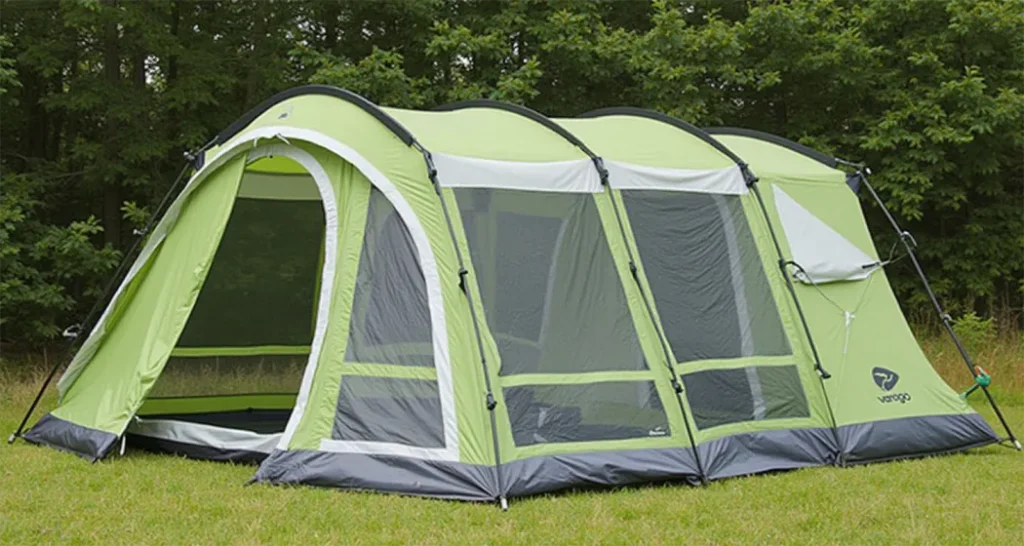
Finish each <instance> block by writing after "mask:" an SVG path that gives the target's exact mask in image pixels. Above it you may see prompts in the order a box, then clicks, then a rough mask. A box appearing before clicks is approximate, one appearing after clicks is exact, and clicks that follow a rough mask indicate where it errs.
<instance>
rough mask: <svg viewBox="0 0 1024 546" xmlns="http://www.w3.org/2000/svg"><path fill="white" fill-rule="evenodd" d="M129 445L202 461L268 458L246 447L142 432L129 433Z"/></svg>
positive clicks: (261, 459) (244, 461) (245, 460)
mask: <svg viewBox="0 0 1024 546" xmlns="http://www.w3.org/2000/svg"><path fill="white" fill-rule="evenodd" d="M125 437H126V438H127V439H128V442H127V443H128V446H130V447H133V448H139V449H142V450H144V451H151V452H155V453H170V454H172V455H182V456H185V457H188V458H189V459H197V460H201V461H219V462H232V463H255V464H258V463H261V462H263V460H264V459H266V458H267V455H268V454H267V453H263V452H259V451H249V450H245V449H224V448H218V447H213V446H207V445H199V444H192V443H188V442H176V441H174V440H168V439H166V438H154V437H152V436H144V435H141V434H132V433H128V434H126V435H125Z"/></svg>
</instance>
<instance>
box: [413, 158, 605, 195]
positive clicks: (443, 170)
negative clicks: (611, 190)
mask: <svg viewBox="0 0 1024 546" xmlns="http://www.w3.org/2000/svg"><path fill="white" fill-rule="evenodd" d="M432 157H433V158H434V166H435V167H437V175H438V181H439V182H440V184H441V185H442V186H444V187H446V188H499V189H508V190H522V191H547V192H560V193H597V192H600V191H601V177H600V176H599V175H598V173H597V169H595V168H594V163H593V162H592V161H591V160H590V159H574V160H572V161H551V162H538V163H527V162H523V161H499V160H495V159H478V158H475V157H463V156H457V155H448V154H441V153H438V154H432Z"/></svg>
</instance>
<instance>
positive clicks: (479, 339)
mask: <svg viewBox="0 0 1024 546" xmlns="http://www.w3.org/2000/svg"><path fill="white" fill-rule="evenodd" d="M412 145H413V147H415V148H416V149H417V150H419V152H420V153H421V154H423V160H424V161H425V162H426V164H427V176H428V177H429V178H430V182H431V183H432V184H433V185H434V191H435V192H437V198H438V199H439V200H440V201H441V211H442V212H443V213H444V219H445V222H446V223H447V224H448V234H449V235H450V236H451V239H452V246H454V247H455V258H456V260H457V261H458V264H459V288H460V289H461V290H462V293H463V294H464V295H465V296H466V301H467V303H468V304H469V315H470V318H471V319H472V320H473V333H474V335H475V336H476V346H477V350H478V351H479V353H480V365H481V366H482V367H483V372H484V386H485V388H486V389H487V393H486V398H485V403H486V407H487V413H488V414H489V415H490V418H491V440H492V442H493V445H494V479H495V482H496V485H497V487H498V498H497V499H496V500H497V501H498V504H499V505H500V506H501V509H502V510H508V499H507V498H505V491H504V483H503V482H502V476H501V451H500V445H499V443H498V423H497V417H496V416H495V415H494V410H495V409H496V408H497V407H498V400H497V399H496V398H495V397H494V390H493V388H492V386H491V374H490V373H489V371H488V366H487V356H486V354H485V353H484V342H483V336H482V335H481V334H480V321H479V319H478V318H477V316H476V306H475V305H474V304H473V295H472V291H471V290H470V289H469V284H468V283H467V282H466V276H467V275H469V271H468V270H467V269H466V264H465V261H464V260H463V257H462V250H460V249H459V241H458V239H457V238H456V237H455V226H454V224H453V223H452V217H451V213H450V212H449V211H448V204H447V203H445V200H444V193H443V192H442V191H441V182H440V180H439V179H438V177H437V167H435V166H434V158H433V157H432V156H431V155H430V152H429V151H428V150H427V149H426V148H424V147H423V146H422V145H421V144H420V143H419V142H417V141H415V140H413V143H412Z"/></svg>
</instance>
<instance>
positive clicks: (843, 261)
mask: <svg viewBox="0 0 1024 546" xmlns="http://www.w3.org/2000/svg"><path fill="white" fill-rule="evenodd" d="M709 132H710V133H711V134H712V135H713V136H714V137H715V138H716V139H717V140H719V141H720V142H722V144H724V145H726V146H727V147H729V149H730V150H732V151H734V152H735V153H736V154H737V155H739V156H740V157H742V158H743V159H744V160H746V161H749V163H750V167H751V169H752V170H753V172H755V173H756V174H757V175H758V177H759V178H760V182H758V184H759V185H760V186H761V188H762V192H761V193H762V194H763V196H764V200H765V203H766V207H767V210H768V214H769V217H770V220H771V222H772V223H773V224H774V225H775V226H779V227H781V229H780V230H779V231H780V237H779V242H780V245H781V247H782V252H783V254H784V255H785V258H786V260H788V261H790V262H791V263H792V265H791V266H790V269H791V270H792V272H793V276H794V278H795V279H796V280H798V281H799V282H797V283H795V284H796V286H795V291H796V294H797V298H798V299H799V301H800V303H801V305H802V307H803V309H804V311H805V313H806V316H807V323H808V325H809V327H810V332H811V333H810V337H811V339H813V342H814V343H815V345H816V347H817V349H818V351H819V354H820V358H821V362H822V365H823V366H824V367H825V369H827V370H829V371H830V372H831V373H832V378H831V379H829V380H827V381H825V382H824V383H825V386H826V389H827V393H828V399H829V400H830V401H831V404H832V409H833V411H834V414H835V418H836V424H837V427H838V432H839V441H840V447H841V453H842V460H843V461H844V462H851V463H852V462H866V461H873V460H883V459H891V458H897V457H906V456H920V455H926V454H929V453H942V452H947V451H952V450H958V449H964V448H968V447H974V446H979V445H985V444H989V443H992V442H995V441H998V438H997V436H996V435H995V433H994V432H993V431H992V429H991V428H990V427H989V425H988V424H987V423H986V422H985V420H984V419H983V418H982V417H981V416H980V415H978V414H977V413H976V412H974V410H972V409H971V408H970V406H969V405H968V404H967V403H966V402H965V401H964V400H962V399H961V398H960V397H959V396H958V395H957V393H956V392H954V391H953V390H952V389H951V388H950V387H949V386H948V385H946V383H945V382H944V381H943V380H942V378H941V377H939V375H938V374H937V373H936V372H935V370H934V369H933V368H932V367H931V364H930V363H929V362H928V360H927V358H926V357H925V355H924V353H923V352H921V349H920V347H919V345H918V344H917V341H916V340H915V339H914V336H913V332H911V330H910V328H909V326H908V325H907V322H906V319H905V318H904V317H903V314H902V312H901V310H900V307H899V304H898V302H897V301H896V298H895V297H894V295H893V292H892V288H891V287H890V285H889V281H888V279H887V277H886V273H885V268H884V266H885V264H887V263H888V262H889V261H890V260H892V259H893V258H894V256H893V255H891V254H887V255H885V256H883V257H881V258H879V255H878V254H877V252H876V250H875V248H874V245H873V243H872V240H871V234H870V232H869V231H868V227H867V224H866V222H865V219H864V215H863V213H862V212H861V209H860V203H859V201H858V199H857V196H856V194H854V192H852V191H850V187H849V186H848V185H847V183H846V181H847V175H846V173H844V172H843V171H841V170H839V169H838V168H837V167H838V164H837V162H836V160H835V159H833V158H830V157H828V156H826V155H824V154H821V153H820V152H816V151H814V150H810V149H808V148H806V147H805V146H802V145H800V144H797V143H794V142H791V141H788V140H786V139H783V138H781V137H777V136H773V135H766V134H764V133H758V132H755V131H749V130H744V129H711V130H709Z"/></svg>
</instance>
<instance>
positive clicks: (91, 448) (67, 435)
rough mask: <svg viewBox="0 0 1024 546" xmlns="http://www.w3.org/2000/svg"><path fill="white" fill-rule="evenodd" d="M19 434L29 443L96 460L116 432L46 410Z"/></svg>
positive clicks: (109, 445)
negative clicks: (75, 421)
mask: <svg viewBox="0 0 1024 546" xmlns="http://www.w3.org/2000/svg"><path fill="white" fill-rule="evenodd" d="M22 438H23V439H24V440H25V441H26V442H29V443H32V444H36V445H43V446H47V447H52V448H53V449H56V450H59V451H64V452H66V453H71V454H73V455H78V456H79V457H82V458H83V459H86V460H88V461H90V462H96V461H98V460H100V459H102V458H103V457H105V456H106V455H107V453H109V452H110V450H111V449H112V448H113V447H114V445H115V444H116V443H117V435H116V434H113V433H110V432H105V431H102V430H97V429H94V428H89V427H85V426H82V425H77V424H75V423H72V422H70V421H65V420H64V419H61V418H60V417H55V416H54V415H53V414H52V413H47V414H46V415H44V416H43V418H42V419H40V420H39V421H38V422H37V423H36V424H35V425H34V426H33V427H32V428H31V429H29V431H28V432H26V433H25V434H24V435H23V436H22Z"/></svg>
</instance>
